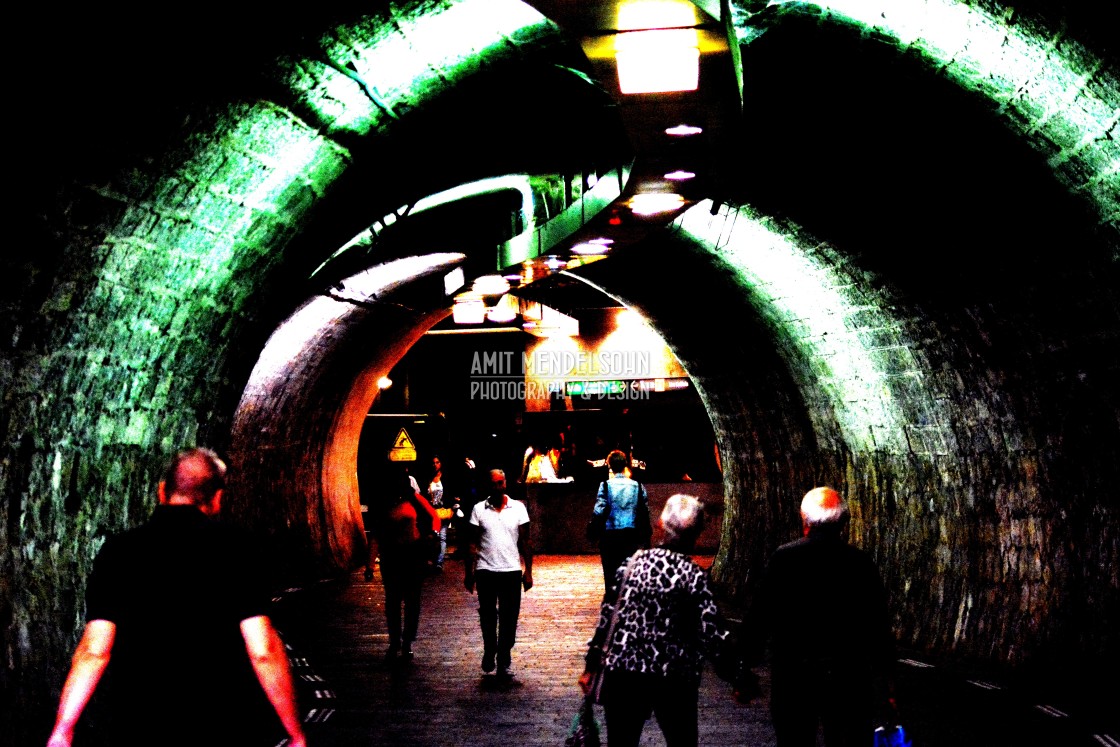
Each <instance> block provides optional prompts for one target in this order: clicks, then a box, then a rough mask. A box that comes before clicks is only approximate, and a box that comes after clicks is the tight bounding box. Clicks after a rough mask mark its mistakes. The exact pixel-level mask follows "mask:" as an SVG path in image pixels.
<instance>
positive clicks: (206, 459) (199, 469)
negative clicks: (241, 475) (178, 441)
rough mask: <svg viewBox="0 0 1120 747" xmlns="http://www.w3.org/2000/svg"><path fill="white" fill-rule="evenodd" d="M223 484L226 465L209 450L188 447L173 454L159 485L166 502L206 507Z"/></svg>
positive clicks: (224, 483) (223, 486)
mask: <svg viewBox="0 0 1120 747" xmlns="http://www.w3.org/2000/svg"><path fill="white" fill-rule="evenodd" d="M225 486H226V465H225V462H223V461H222V460H221V459H220V458H219V457H218V455H217V454H216V453H214V452H213V451H211V450H210V449H202V448H197V449H187V450H186V451H181V452H179V453H178V454H176V455H175V458H174V459H172V460H171V464H169V465H168V467H167V472H166V473H165V474H164V478H163V483H162V484H161V485H160V493H161V496H162V497H163V498H164V499H165V501H166V502H167V503H178V504H184V503H189V504H193V505H196V506H198V507H200V508H205V507H207V506H209V505H210V504H211V503H213V500H214V497H215V496H217V494H218V493H219V492H221V491H222V489H224V488H225Z"/></svg>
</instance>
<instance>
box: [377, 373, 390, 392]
mask: <svg viewBox="0 0 1120 747" xmlns="http://www.w3.org/2000/svg"><path fill="white" fill-rule="evenodd" d="M392 385H393V380H392V379H390V378H389V377H388V376H382V377H381V378H380V379H378V380H377V388H378V389H380V390H381V391H385V390H386V389H388V388H389V387H391V386H392Z"/></svg>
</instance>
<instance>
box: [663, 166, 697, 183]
mask: <svg viewBox="0 0 1120 747" xmlns="http://www.w3.org/2000/svg"><path fill="white" fill-rule="evenodd" d="M665 178H666V179H669V180H671V181H674V182H683V181H688V180H689V179H695V178H696V174H694V173H693V172H691V171H682V170H681V169H677V170H676V171H670V172H669V173H668V174H666V175H665Z"/></svg>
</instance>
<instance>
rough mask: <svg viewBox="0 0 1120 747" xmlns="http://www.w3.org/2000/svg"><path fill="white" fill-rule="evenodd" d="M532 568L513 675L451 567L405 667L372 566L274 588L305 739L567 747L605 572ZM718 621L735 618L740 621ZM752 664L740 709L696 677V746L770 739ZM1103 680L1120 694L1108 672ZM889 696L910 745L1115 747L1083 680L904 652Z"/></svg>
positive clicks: (556, 562)
mask: <svg viewBox="0 0 1120 747" xmlns="http://www.w3.org/2000/svg"><path fill="white" fill-rule="evenodd" d="M699 560H701V562H704V561H707V560H710V559H708V558H701V559H699ZM533 575H534V581H535V586H534V587H533V589H532V590H530V591H529V592H527V593H525V594H524V595H523V598H522V608H521V620H520V625H519V628H518V636H517V646H516V648H515V649H514V652H513V668H514V673H515V676H514V678H513V679H512V680H508V681H507V680H501V679H498V678H496V677H494V676H493V675H484V674H483V673H482V671H481V669H480V658H481V654H482V645H481V638H480V634H479V631H478V622H477V605H476V599H475V597H474V596H473V595H471V594H468V593H467V591H466V590H465V589H464V588H463V585H462V581H463V572H462V563H461V561H459V560H457V559H450V560H448V561H447V563H446V564H445V568H444V571H443V572H442V573H432V574H431V575H430V576H429V577H428V579H427V581H426V582H425V588H424V600H423V606H422V613H421V619H420V631H419V637H418V640H417V641H416V643H415V644H414V651H415V657H414V659H413V661H412V662H411V663H409V664H402V663H399V662H395V663H388V662H386V661H385V657H384V654H385V649H386V646H387V641H388V638H387V635H386V632H385V618H384V608H383V601H384V594H383V589H382V587H381V577H380V573H375V574H374V578H373V580H372V581H365V580H364V578H363V571H362V570H361V569H358V570H356V571H355V572H354V573H353V574H352V575H351V576H350V577H349V578H346V579H342V580H334V581H324V582H321V583H318V584H309V585H306V586H304V587H299V588H292V589H288V590H286V591H285V592H283V594H281V595H279V596H278V597H277V598H276V600H275V603H276V612H275V615H274V616H275V618H276V621H277V625H278V627H279V628H280V630H281V632H282V635H283V637H284V640H285V643H286V644H287V645H288V647H289V651H290V658H291V661H292V665H293V672H294V675H295V677H296V679H297V685H298V688H299V695H300V706H301V709H302V711H303V713H304V718H305V721H306V722H307V724H308V739H309V742H310V743H311V744H313V745H321V746H326V745H331V746H332V747H334V746H338V747H349V746H350V745H363V746H364V747H380V746H381V745H384V746H385V747H389V746H390V745H391V746H393V747H401V746H408V747H436V746H438V747H450V746H457V745H470V746H471V747H511V746H513V745H516V746H519V747H534V746H535V745H540V746H541V747H544V745H550V746H558V745H562V744H563V743H564V738H565V735H566V734H567V732H568V729H569V727H570V725H571V720H572V717H573V716H574V714H575V712H576V710H577V708H578V705H579V703H580V699H581V695H580V691H579V688H578V686H577V685H576V678H577V677H578V676H579V672H580V671H581V670H582V663H583V659H582V657H583V654H584V652H585V651H586V642H587V639H588V638H589V637H590V636H591V633H592V631H593V629H594V625H595V621H596V618H597V615H598V604H599V600H600V598H601V595H602V571H601V568H600V565H599V559H598V557H597V556H568V555H565V556H560V555H545V556H538V557H537V558H536V559H535V562H534V566H533ZM727 613H728V618H729V620H731V621H732V624H735V621H736V620H737V619H738V617H739V616H738V615H737V613H736V612H735V611H734V610H731V609H728V610H727ZM759 671H760V674H761V675H762V678H763V692H764V697H763V698H761V699H759V700H757V701H755V702H753V703H751V704H750V705H741V704H738V703H736V702H735V701H734V699H733V698H732V697H731V689H730V686H729V685H727V684H726V683H724V682H722V681H721V680H719V679H718V678H717V677H716V676H715V675H714V674H713V673H712V672H711V671H710V670H709V671H706V672H705V674H704V678H703V681H702V684H701V692H700V744H701V745H751V746H752V747H773V746H774V745H775V740H774V734H773V729H772V728H771V726H770V720H769V712H768V707H769V704H768V701H767V700H766V698H765V695H766V694H767V693H768V686H769V678H768V672H766V671H765V670H759ZM1106 683H1109V684H1107V686H1108V687H1110V688H1113V689H1114V688H1115V678H1114V677H1112V679H1110V680H1106ZM897 695H898V700H899V703H900V708H901V710H902V713H903V716H904V721H905V723H906V726H907V729H908V731H909V733H910V735H911V737H912V739H913V747H930V746H931V745H944V746H945V747H949V746H952V747H969V746H971V745H976V746H977V747H980V746H984V747H992V745H1015V746H1017V747H1023V746H1024V745H1039V746H1040V747H1041V746H1043V745H1048V746H1054V747H1058V746H1061V747H1067V746H1068V747H1076V746H1077V745H1097V746H1098V747H1099V745H1105V746H1106V747H1110V746H1117V745H1120V739H1118V738H1120V732H1118V731H1116V723H1115V716H1114V715H1112V714H1114V712H1115V707H1114V704H1115V701H1111V702H1109V701H1108V698H1107V697H1106V696H1104V695H1103V694H1102V693H1101V691H1100V689H1099V688H1087V687H1085V683H1073V682H1069V683H1063V682H1057V681H1051V682H1048V683H1046V686H1045V687H1044V688H1043V689H1041V690H1040V689H1039V687H1038V683H1031V685H1030V686H1029V687H1028V686H1026V684H1025V683H1016V682H1005V681H1001V680H1000V679H999V678H998V677H997V676H995V675H994V674H992V673H985V672H981V671H976V670H974V669H970V670H965V669H963V668H960V667H951V666H946V665H944V664H935V663H932V662H930V661H929V660H927V659H924V658H923V657H920V656H917V655H910V654H907V653H906V652H904V651H900V652H899V666H898V673H897ZM1106 703H1107V707H1106ZM597 710H598V709H597ZM599 716H600V719H601V717H602V711H601V710H599ZM605 736H606V740H605V743H609V734H607V735H605ZM280 744H281V745H282V744H283V742H281V743H280ZM641 744H642V746H643V747H647V746H650V747H652V746H654V745H663V744H664V740H663V739H662V737H661V733H660V731H659V730H658V728H657V726H656V724H655V723H653V722H650V723H649V724H647V726H646V730H645V733H644V734H643V737H642V743H641ZM869 744H870V740H869Z"/></svg>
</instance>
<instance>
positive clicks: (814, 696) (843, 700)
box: [770, 662, 874, 747]
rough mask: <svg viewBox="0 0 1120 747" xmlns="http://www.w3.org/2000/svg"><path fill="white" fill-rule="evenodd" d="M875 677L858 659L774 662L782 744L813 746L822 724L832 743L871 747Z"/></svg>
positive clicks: (773, 708)
mask: <svg viewBox="0 0 1120 747" xmlns="http://www.w3.org/2000/svg"><path fill="white" fill-rule="evenodd" d="M872 683H873V678H872V676H871V673H870V671H869V670H867V669H866V668H865V667H863V666H862V665H859V664H852V663H847V664H837V663H829V662H808V663H805V662H797V663H777V662H775V663H774V665H773V667H772V670H771V694H770V714H771V716H772V717H773V719H774V733H775V736H776V737H777V744H778V747H813V746H814V745H816V743H817V728H818V726H819V727H820V728H821V730H822V732H823V734H824V743H825V744H826V745H828V747H871V745H872V744H873V742H874V736H873V729H874V727H873V721H874V706H873V703H874V699H873V690H872Z"/></svg>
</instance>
